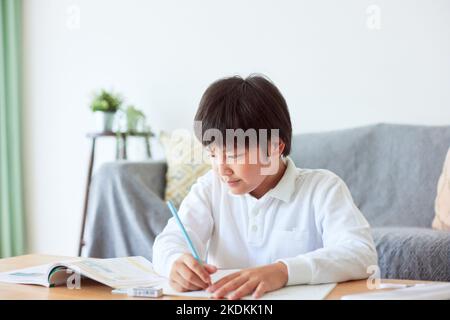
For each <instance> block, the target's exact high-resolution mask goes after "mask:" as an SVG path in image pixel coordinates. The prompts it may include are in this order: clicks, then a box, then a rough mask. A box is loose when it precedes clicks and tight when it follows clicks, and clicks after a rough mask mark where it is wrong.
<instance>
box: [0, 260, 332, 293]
mask: <svg viewBox="0 0 450 320" xmlns="http://www.w3.org/2000/svg"><path fill="white" fill-rule="evenodd" d="M236 271H239V270H238V269H219V270H217V272H215V273H214V274H212V275H211V280H212V281H213V282H216V281H218V280H220V279H221V278H223V277H225V276H226V275H228V274H230V273H232V272H236ZM74 274H78V275H81V276H84V277H86V278H90V279H92V280H95V281H98V282H100V283H102V284H105V285H107V286H109V287H111V288H115V289H122V288H131V287H160V288H162V289H163V293H164V294H165V295H174V296H184V297H193V298H209V297H211V296H212V294H211V293H209V292H207V291H204V290H200V291H191V292H177V291H175V290H173V289H172V288H171V287H170V285H169V283H168V279H167V278H165V277H162V276H160V275H158V274H157V273H156V272H155V271H154V270H153V265H152V263H151V262H150V261H148V260H147V259H145V258H144V257H125V258H112V259H94V258H79V259H76V260H70V261H62V262H59V263H55V264H46V265H40V266H36V267H31V268H25V269H20V270H13V271H8V272H3V273H0V282H9V283H19V284H35V285H41V286H45V287H53V286H57V285H64V284H68V281H71V278H70V277H71V276H73V275H74ZM335 286H336V284H335V283H329V284H320V285H298V286H289V287H285V288H281V289H279V290H276V291H273V292H269V293H267V294H265V295H264V296H263V297H262V299H268V300H296V299H305V300H321V299H324V298H325V297H326V296H327V295H328V293H330V292H331V290H333V288H334V287H335ZM244 299H252V297H251V296H247V297H245V298H244Z"/></svg>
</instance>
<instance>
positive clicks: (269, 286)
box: [207, 262, 288, 299]
mask: <svg viewBox="0 0 450 320" xmlns="http://www.w3.org/2000/svg"><path fill="white" fill-rule="evenodd" d="M287 281H288V270H287V266H286V265H285V264H284V263H282V262H276V263H272V264H268V265H265V266H262V267H257V268H250V269H243V270H241V271H239V272H235V273H232V274H230V275H228V276H226V277H223V278H222V279H220V280H219V281H217V282H215V283H214V284H212V285H211V286H210V287H208V289H207V291H208V292H214V295H213V297H214V298H215V299H218V298H223V297H225V296H226V295H227V294H228V293H230V292H232V291H234V292H233V293H232V294H231V295H229V296H228V299H240V298H242V297H244V296H247V295H249V294H251V293H253V297H254V298H260V297H261V296H262V295H263V294H264V293H266V292H269V291H274V290H277V289H280V288H282V287H284V286H285V285H286V283H287Z"/></svg>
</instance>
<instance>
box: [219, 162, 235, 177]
mask: <svg viewBox="0 0 450 320" xmlns="http://www.w3.org/2000/svg"><path fill="white" fill-rule="evenodd" d="M218 170H219V174H220V175H221V176H222V177H224V176H231V175H232V174H233V170H231V169H230V168H229V167H228V166H227V165H226V164H219V166H218Z"/></svg>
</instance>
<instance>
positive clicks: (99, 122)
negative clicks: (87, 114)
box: [94, 111, 116, 132]
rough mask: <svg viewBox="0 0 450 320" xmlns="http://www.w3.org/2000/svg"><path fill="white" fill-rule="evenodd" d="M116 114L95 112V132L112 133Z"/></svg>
mask: <svg viewBox="0 0 450 320" xmlns="http://www.w3.org/2000/svg"><path fill="white" fill-rule="evenodd" d="M115 114H116V113H115V112H102V111H95V112H94V118H95V131H97V132H111V131H112V129H113V123H114V115H115Z"/></svg>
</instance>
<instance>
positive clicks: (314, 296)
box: [163, 269, 336, 300]
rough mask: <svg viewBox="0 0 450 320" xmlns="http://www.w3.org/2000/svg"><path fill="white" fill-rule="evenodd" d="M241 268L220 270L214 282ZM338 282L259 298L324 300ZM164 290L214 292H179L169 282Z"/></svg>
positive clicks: (207, 295) (188, 294)
mask: <svg viewBox="0 0 450 320" xmlns="http://www.w3.org/2000/svg"><path fill="white" fill-rule="evenodd" d="M236 271H239V270H232V269H228V270H223V269H222V270H218V271H217V272H216V273H214V274H213V275H212V276H211V280H212V282H213V283H214V282H216V281H218V280H219V279H221V278H223V277H225V276H226V275H228V274H230V273H233V272H236ZM335 286H336V283H327V284H319V285H299V286H289V287H284V288H281V289H279V290H276V291H273V292H269V293H266V294H265V295H263V296H262V297H261V298H260V299H259V300H322V299H324V298H325V297H326V296H327V295H328V294H329V293H330V292H331V290H333V289H334V287H335ZM163 292H164V294H165V295H173V296H182V297H193V298H211V297H212V295H213V294H212V293H209V292H207V291H205V290H201V291H190V292H178V291H175V290H174V289H172V288H171V287H170V285H169V284H167V283H166V284H165V285H164V287H163ZM253 299H254V298H253V297H252V296H246V297H244V298H243V300H253Z"/></svg>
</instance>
